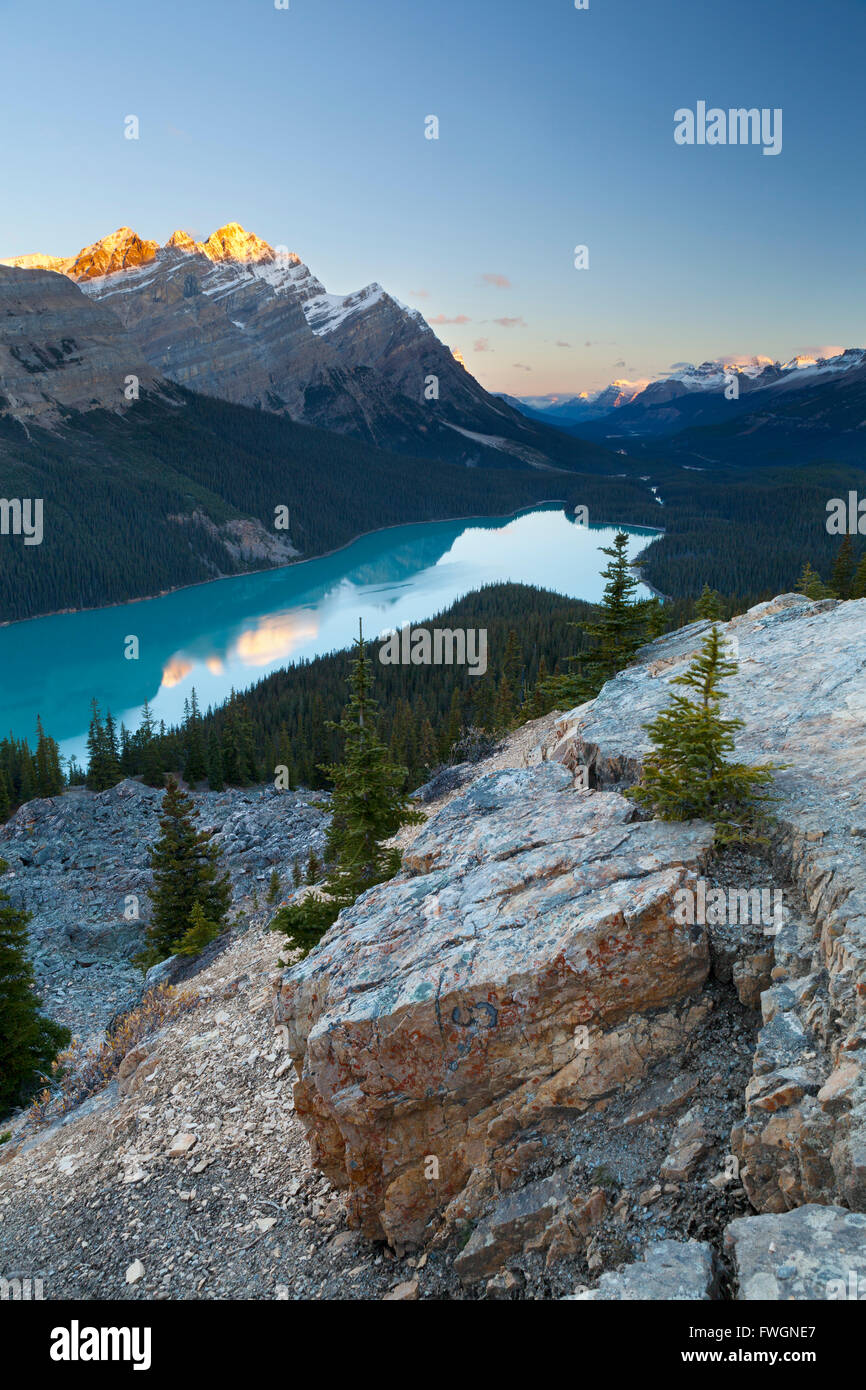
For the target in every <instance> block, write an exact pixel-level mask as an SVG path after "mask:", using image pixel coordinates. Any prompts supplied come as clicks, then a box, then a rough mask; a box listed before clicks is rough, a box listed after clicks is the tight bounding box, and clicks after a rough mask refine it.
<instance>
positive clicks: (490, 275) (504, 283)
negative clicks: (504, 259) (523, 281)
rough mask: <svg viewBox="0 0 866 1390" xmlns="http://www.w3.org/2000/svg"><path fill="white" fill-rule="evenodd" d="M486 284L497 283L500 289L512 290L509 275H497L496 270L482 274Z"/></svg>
mask: <svg viewBox="0 0 866 1390" xmlns="http://www.w3.org/2000/svg"><path fill="white" fill-rule="evenodd" d="M481 279H482V280H483V281H484V283H485V285H495V286H496V288H497V289H498V290H510V289H511V281H510V280H509V278H508V276H507V275H497V274H496V273H495V271H492V270H487V271H485V272H484V274H483V275H482V276H481Z"/></svg>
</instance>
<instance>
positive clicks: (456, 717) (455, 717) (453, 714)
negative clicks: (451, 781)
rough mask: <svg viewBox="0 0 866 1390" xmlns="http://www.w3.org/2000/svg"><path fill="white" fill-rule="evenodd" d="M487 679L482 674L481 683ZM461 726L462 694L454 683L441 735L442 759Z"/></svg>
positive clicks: (457, 736)
mask: <svg viewBox="0 0 866 1390" xmlns="http://www.w3.org/2000/svg"><path fill="white" fill-rule="evenodd" d="M486 680H487V677H486V676H482V678H481V683H482V684H483V683H484V682H485V681H486ZM462 728H463V696H462V694H461V691H460V687H459V685H455V687H454V689H453V691H452V692H451V708H450V710H449V711H448V722H447V723H446V725H445V732H444V734H443V736H442V744H441V750H442V759H443V761H445V760H446V759H447V758H448V757H449V756H450V753H451V749H452V748H453V747H454V744H455V743H456V742H457V740H458V738H459V737H460V730H461V729H462Z"/></svg>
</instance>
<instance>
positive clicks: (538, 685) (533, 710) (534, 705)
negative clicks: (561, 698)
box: [524, 655, 555, 719]
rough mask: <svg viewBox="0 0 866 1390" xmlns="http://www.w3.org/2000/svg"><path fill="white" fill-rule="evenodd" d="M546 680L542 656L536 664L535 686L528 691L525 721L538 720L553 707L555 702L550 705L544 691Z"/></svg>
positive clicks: (545, 667) (545, 664)
mask: <svg viewBox="0 0 866 1390" xmlns="http://www.w3.org/2000/svg"><path fill="white" fill-rule="evenodd" d="M548 679H549V677H548V673H547V662H546V661H545V659H544V656H543V655H542V657H541V660H540V661H539V663H538V672H537V674H536V677H535V685H534V686H533V687H532V690H531V691H530V694H529V699H528V700H527V702H526V706H525V708H524V714H525V717H526V718H527V719H540V718H541V716H542V715H543V714H547V712H548V710H550V709H553V708H554V707H555V702H554V703H553V704H551V703H550V696H549V694H548V693H547V691H546V686H547V682H548Z"/></svg>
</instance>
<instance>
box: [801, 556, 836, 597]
mask: <svg viewBox="0 0 866 1390" xmlns="http://www.w3.org/2000/svg"><path fill="white" fill-rule="evenodd" d="M797 593H798V594H805V595H806V597H807V598H811V599H821V598H831V597H832V595H831V593H830V590H829V589H828V588H827V585H826V584H825V583H824V581H823V579H822V578H821V576H820V574H818V572H817V570H813V569H812V566H811V565H810V563H809V561H808V560H807V561H806V563H805V565H804V566H803V568H802V570H801V571H800V578H799V579H798V580H797Z"/></svg>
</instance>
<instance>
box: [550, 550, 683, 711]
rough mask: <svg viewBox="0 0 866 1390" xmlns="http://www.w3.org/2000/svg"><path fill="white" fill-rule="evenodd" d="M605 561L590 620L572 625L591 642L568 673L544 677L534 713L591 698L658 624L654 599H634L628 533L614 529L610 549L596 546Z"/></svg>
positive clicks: (570, 661)
mask: <svg viewBox="0 0 866 1390" xmlns="http://www.w3.org/2000/svg"><path fill="white" fill-rule="evenodd" d="M600 549H601V553H602V555H607V557H608V561H609V563H608V564H607V565H606V566H605V568H604V569H603V570H602V572H601V576H602V578H603V579H604V580H605V581H606V583H605V586H604V596H603V598H602V601H601V604H600V605H599V607H598V609H597V616H596V617H595V620H594V621H593V622H588V623H583V622H581V623H576V624H573V626H576V627H578V628H580V629H581V631H582V632H583V633H584V635H585V636H586V637H588V638H589V639H590V641H591V643H592V644H593V645H592V646H590V647H588V648H586V649H585V650H584V651H581V652H580V653H578V654H577V655H576V656H570V657H568V658H567V661H568V665H569V666H570V667H571V668H572V670H571V671H570V672H568V673H560V674H557V675H554V676H549V677H547V678H546V679H545V681H544V684H543V685H542V684H541V683H540V682H539V683H538V685H537V686H536V691H535V692H534V693H533V698H534V701H535V704H534V708H536V709H538V711H539V713H544V712H545V711H546V710H549V709H554V708H560V709H568V708H569V707H571V706H573V705H577V704H581V703H582V702H583V701H584V700H591V699H593V698H594V696H596V695H597V694H598V692H599V691H600V690H601V688H602V686H603V685H604V684H605V682H606V681H609V680H611V679H612V678H613V677H614V676H615V675H616V674H617V672H618V671H622V670H624V669H625V667H626V666H630V665H631V663H632V661H633V660H634V657H635V653H636V652H637V650H638V648H639V647H640V646H642V644H643V643H644V642H646V641H647V640H648V639H649V638H651V637H655V636H658V635H659V633H660V632H661V630H662V626H663V609H662V605H661V604H660V603H659V601H658V600H657V599H636V598H635V596H634V595H635V590H636V589H637V587H638V582H639V581H638V578H637V576H636V575H635V573H634V570H633V569H632V567H631V565H630V563H629V558H628V533H627V532H626V531H617V533H616V535H615V537H614V540H613V544H612V545H609V546H607V545H603V546H601V547H600Z"/></svg>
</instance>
